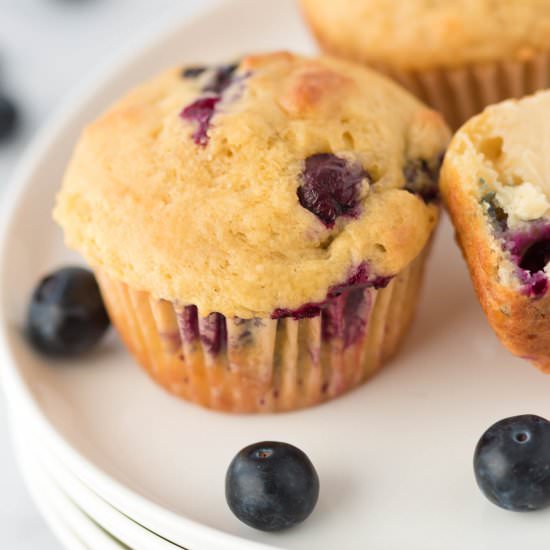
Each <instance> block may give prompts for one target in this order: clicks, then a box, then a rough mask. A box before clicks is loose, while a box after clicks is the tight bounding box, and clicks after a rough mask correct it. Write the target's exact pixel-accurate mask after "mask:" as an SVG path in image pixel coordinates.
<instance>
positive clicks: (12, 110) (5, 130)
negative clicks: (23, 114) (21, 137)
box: [0, 95, 19, 142]
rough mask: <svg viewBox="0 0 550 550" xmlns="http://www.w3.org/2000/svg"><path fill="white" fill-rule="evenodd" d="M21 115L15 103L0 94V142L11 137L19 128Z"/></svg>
mask: <svg viewBox="0 0 550 550" xmlns="http://www.w3.org/2000/svg"><path fill="white" fill-rule="evenodd" d="M18 119H19V115H18V113H17V108H16V107H15V104H14V103H13V102H12V101H11V100H10V99H8V98H7V97H5V96H3V95H0V142H2V141H5V140H7V139H8V138H10V137H11V136H12V135H13V133H14V132H15V130H16V128H17V122H18Z"/></svg>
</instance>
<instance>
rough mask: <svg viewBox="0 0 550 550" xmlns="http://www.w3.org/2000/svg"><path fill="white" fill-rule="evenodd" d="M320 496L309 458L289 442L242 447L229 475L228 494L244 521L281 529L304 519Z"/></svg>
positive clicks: (230, 501)
mask: <svg viewBox="0 0 550 550" xmlns="http://www.w3.org/2000/svg"><path fill="white" fill-rule="evenodd" d="M318 497H319V478H318V477H317V472H316V471H315V468H314V467H313V464H312V463H311V461H310V460H309V458H308V457H307V456H306V455H305V454H304V453H303V452H302V451H301V450H300V449H298V448H296V447H294V446H293V445H289V444H288V443H278V442H273V441H263V442H261V443H255V444H253V445H249V446H248V447H245V448H244V449H242V450H241V451H240V452H239V453H238V454H237V455H236V456H235V458H234V459H233V461H232V462H231V464H230V466H229V469H228V471H227V475H226V478H225V498H226V500H227V503H228V504H229V508H231V511H232V512H233V513H234V514H235V515H236V516H237V517H238V518H239V519H240V520H241V521H242V522H244V523H246V524H247V525H250V526H251V527H254V528H255V529H260V530H262V531H280V530H282V529H287V528H288V527H292V526H293V525H296V524H297V523H300V522H302V521H304V520H305V519H306V518H307V517H308V516H309V515H310V514H311V512H312V511H313V509H314V508H315V504H316V503H317V498H318Z"/></svg>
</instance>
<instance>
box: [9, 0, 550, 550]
mask: <svg viewBox="0 0 550 550" xmlns="http://www.w3.org/2000/svg"><path fill="white" fill-rule="evenodd" d="M176 23H177V22H176ZM282 47H285V48H291V49H295V50H304V51H310V50H312V49H313V44H312V42H311V40H310V39H309V36H308V34H307V32H306V31H305V29H304V28H303V26H302V24H301V22H300V19H299V16H298V13H297V10H296V8H295V6H294V3H293V2H292V1H291V0H261V1H260V0H233V1H231V2H224V3H223V4H221V5H220V7H219V8H217V9H215V10H214V11H212V12H210V13H208V14H206V15H204V16H202V17H200V18H198V19H196V20H194V21H192V22H182V23H177V24H171V26H170V28H166V29H164V30H163V32H161V33H159V34H158V36H157V37H156V38H155V39H154V40H152V41H149V42H148V43H147V44H142V47H141V48H138V49H134V51H133V53H132V55H131V56H130V57H129V58H126V59H125V60H124V61H122V62H118V63H117V64H116V65H115V66H113V67H112V68H111V70H110V71H109V74H107V75H106V76H105V75H104V77H102V78H98V79H96V81H95V82H94V84H93V85H92V86H89V87H88V89H86V90H84V91H82V93H81V95H80V96H79V97H77V98H76V100H75V102H74V103H73V104H72V105H71V106H70V107H68V108H67V110H66V111H65V112H64V113H61V114H60V115H59V116H58V118H57V120H56V122H55V123H54V124H53V125H52V126H51V127H50V129H49V130H48V132H47V133H46V134H44V135H43V136H42V137H41V138H40V140H39V143H38V144H37V145H36V146H35V147H34V149H33V150H32V151H31V152H30V153H29V155H28V156H27V157H26V159H25V160H24V163H23V166H22V169H21V171H20V172H19V175H18V178H17V180H18V181H17V186H18V190H17V191H16V192H14V193H13V195H12V198H11V205H10V212H9V215H5V219H6V230H5V233H4V241H3V249H2V253H1V259H0V268H1V281H0V286H1V292H2V298H1V299H2V302H1V315H2V318H1V339H2V341H1V346H0V348H1V353H2V356H1V363H2V367H3V369H4V378H5V380H6V384H7V389H8V392H10V394H11V395H12V396H13V398H14V399H16V400H17V406H18V407H20V408H21V409H25V410H26V411H27V413H28V414H29V415H30V416H31V417H32V419H33V422H34V424H35V426H36V429H37V430H39V431H40V432H41V434H42V437H43V438H44V440H45V441H46V442H47V445H48V446H49V447H50V448H51V450H52V452H53V453H54V454H55V455H56V456H57V457H58V458H59V459H60V460H62V461H63V463H64V464H65V465H66V466H67V467H68V468H70V470H71V471H72V472H73V474H74V475H76V476H77V477H79V478H80V479H81V480H82V481H83V482H84V483H85V484H86V485H88V486H89V487H93V488H94V490H95V491H96V492H97V493H98V494H99V495H101V496H102V497H103V498H105V499H106V500H108V501H109V502H111V503H112V504H113V505H114V506H115V507H116V508H118V509H119V510H121V511H122V512H124V513H125V514H127V515H128V516H130V517H132V518H134V519H136V521H138V522H139V523H140V524H142V525H145V526H147V527H148V528H150V529H151V530H153V531H155V532H156V533H159V534H162V536H165V537H166V538H168V539H169V540H171V541H173V542H175V543H178V544H181V545H182V546H188V547H189V548H192V549H193V550H199V549H203V548H208V549H209V550H215V549H222V548H224V549H229V548H232V549H239V550H242V549H252V548H261V547H262V546H259V545H260V544H265V545H268V546H269V547H280V548H288V549H296V550H297V549H308V550H309V549H311V548H316V549H318V550H322V549H325V548H327V549H331V550H332V549H334V548H339V549H340V550H344V549H356V548H373V549H375V550H386V549H387V550H394V549H397V548H407V549H408V550H416V549H418V550H431V549H438V550H440V549H441V548H445V549H447V550H453V549H460V550H463V549H464V548H468V549H469V550H477V549H479V550H481V549H488V548H498V549H499V550H508V549H514V550H516V549H517V548H518V547H521V548H528V549H529V550H538V549H541V550H542V549H544V550H547V548H548V542H547V541H548V538H549V536H550V514H549V513H545V512H542V513H534V514H513V513H510V512H505V511H502V510H500V509H498V508H496V507H494V506H492V505H491V504H489V503H488V502H487V501H486V500H485V499H484V497H482V496H481V494H480V493H479V491H478V489H477V487H476V485H475V482H474V478H473V473H472V465H471V463H472V454H473V449H474V446H475V444H476V441H477V439H478V437H479V436H480V435H481V433H482V432H483V431H484V429H485V428H486V427H487V426H489V425H490V424H491V423H492V422H494V421H495V420H497V419H499V418H501V417H504V416H509V415H512V414H519V413H526V412H534V413H538V414H541V415H546V416H550V401H549V399H548V396H549V395H550V377H546V376H543V375H542V374H540V373H538V372H537V371H536V370H535V369H533V368H531V367H529V366H528V365H527V364H525V363H524V362H523V361H521V360H519V359H515V358H513V357H512V356H510V355H509V354H508V353H507V352H506V351H505V350H504V349H503V348H502V347H501V346H500V345H499V343H498V342H497V340H496V338H495V337H494V336H493V334H492V333H491V331H490V330H489V328H488V326H487V324H486V322H485V319H484V318H483V316H482V314H481V311H480V308H479V306H478V304H477V301H476V300H475V297H474V295H473V292H472V289H471V285H470V282H469V280H468V276H467V273H466V270H465V267H464V265H463V262H462V260H461V259H460V256H459V253H458V250H457V249H456V246H455V244H454V243H453V239H452V236H451V231H450V228H449V227H448V224H447V223H446V222H445V223H444V224H443V227H442V230H441V231H440V232H439V235H438V238H437V239H436V243H435V249H434V254H433V256H432V259H431V263H430V267H429V270H428V276H427V281H426V284H425V289H424V299H423V302H422V306H421V308H420V311H419V314H418V316H417V320H416V322H415V324H414V326H413V329H412V332H411V334H410V336H409V338H408V340H407V343H406V345H405V347H404V349H403V350H402V353H401V354H400V356H399V357H398V358H397V359H396V360H394V361H393V362H392V364H391V365H389V366H388V367H387V368H386V369H385V370H383V371H382V372H381V373H380V375H378V376H377V377H376V378H375V379H374V380H372V381H371V382H370V383H369V384H367V385H365V386H364V387H362V388H360V389H358V390H357V391H355V392H353V393H351V394H349V395H347V396H345V397H343V398H341V399H338V400H336V401H334V402H332V403H329V404H327V405H324V406H321V407H317V408H314V409H311V410H307V411H302V412H297V413H291V414H283V415H279V416H248V417H244V416H241V417H239V416H228V415H222V414H217V413H212V412H208V411H205V410H201V409H199V408H197V407H195V406H193V405H190V404H187V403H185V402H181V401H178V400H177V399H175V398H173V397H170V396H169V395H167V394H166V393H164V392H163V391H162V390H161V389H159V388H157V387H156V386H155V385H154V384H152V383H151V382H150V381H149V380H148V379H147V378H146V377H145V375H144V374H143V373H142V372H141V371H140V369H138V368H137V367H136V366H135V365H134V363H133V361H132V360H131V359H130V357H129V356H128V354H127V353H126V352H125V351H124V350H123V349H122V346H121V345H120V344H119V343H118V342H117V340H116V338H115V337H114V336H112V337H111V338H109V339H108V341H106V342H105V344H104V345H103V346H102V347H101V349H99V350H98V351H97V353H96V354H95V355H94V356H92V357H87V358H85V359H82V360H79V361H75V362H74V364H66V363H65V364H55V363H53V362H51V361H46V360H44V359H42V358H41V357H38V356H36V355H35V354H34V353H33V352H32V351H31V350H30V349H29V348H28V347H27V345H26V343H25V341H24V340H23V338H22V337H21V329H20V327H21V324H22V319H23V316H24V310H25V306H26V302H27V299H28V296H29V293H30V291H31V289H32V287H33V285H34V284H35V282H36V281H37V279H38V278H39V276H40V275H42V274H43V273H44V272H45V271H47V270H48V269H50V268H53V267H57V266H59V265H61V264H63V263H65V262H67V261H74V260H75V257H74V256H71V255H69V254H68V253H67V252H66V251H65V249H64V247H63V244H62V239H61V234H60V232H59V231H58V230H57V229H56V228H55V227H54V225H53V223H52V222H51V221H50V210H51V206H52V202H53V197H54V194H55V191H56V189H57V188H58V185H59V180H60V178H61V174H62V172H63V168H64V166H65V163H66V161H67V158H68V156H69V154H70V150H71V147H72V145H73V143H74V140H75V138H76V135H77V133H78V130H79V128H80V127H81V126H82V125H83V124H84V123H85V122H86V121H88V120H90V119H92V118H93V117H94V116H95V115H96V114H97V113H98V112H99V111H100V110H101V109H102V108H103V107H104V106H105V105H106V104H107V103H108V102H109V101H110V100H112V99H113V98H114V97H115V96H116V95H118V94H119V93H121V92H122V91H123V90H124V89H126V88H127V87H128V86H130V85H132V84H133V83H135V82H136V81H138V80H140V79H142V78H144V77H146V76H148V75H149V74H151V73H153V72H155V71H158V70H159V69H160V68H162V67H164V66H166V65H172V64H175V63H181V62H184V61H203V60H206V61H208V60H220V59H226V58H231V57H232V56H234V55H235V54H238V53H239V52H243V51H251V50H265V49H269V48H282ZM263 439H276V440H282V441H288V442H290V443H294V444H296V445H298V446H299V447H301V448H302V449H304V451H306V452H307V453H308V454H309V456H310V457H311V459H312V461H313V462H314V463H315V465H316V467H317V469H318V472H319V475H320V479H321V496H320V500H319V504H318V506H317V509H316V510H315V512H314V514H313V515H312V516H311V518H309V520H308V521H307V522H305V523H304V524H303V525H301V526H299V527H298V528H296V529H293V530H290V531H288V532H285V533H281V534H276V535H274V534H265V533H261V532H258V531H254V530H251V529H249V528H247V527H246V526H244V525H243V524H241V523H239V522H238V521H237V520H236V519H235V518H234V517H233V516H232V515H231V513H230V512H229V510H228V508H227V506H226V504H225V500H224V475H225V470H226V467H227V465H228V464H229V462H230V460H231V458H232V457H233V455H234V454H235V452H237V451H238V450H239V449H240V448H241V447H243V446H244V445H246V444H249V443H251V442H254V441H258V440H263Z"/></svg>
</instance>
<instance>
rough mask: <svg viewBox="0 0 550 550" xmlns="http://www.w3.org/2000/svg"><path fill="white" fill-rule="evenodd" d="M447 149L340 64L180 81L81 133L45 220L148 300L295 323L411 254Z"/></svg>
mask: <svg viewBox="0 0 550 550" xmlns="http://www.w3.org/2000/svg"><path fill="white" fill-rule="evenodd" d="M447 140H448V130H447V128H446V127H445V125H444V123H443V122H442V120H441V118H440V116H439V115H437V114H436V113H434V112H433V111H431V110H429V109H427V108H426V107H424V106H423V105H422V104H421V103H420V102H418V101H417V100H416V99H414V98H413V97H412V96H411V95H409V94H408V93H407V92H405V91H403V90H402V89H401V88H399V87H398V86H397V85H395V84H393V83H392V82H390V81H389V80H387V79H385V78H384V77H381V76H379V75H377V74H376V73H373V72H371V71H369V70H368V69H365V68H363V67H359V66H355V65H353V64H350V63H348V62H345V61H340V60H336V59H332V58H329V57H322V58H315V59H310V58H306V57H301V56H297V55H293V54H290V53H286V52H279V53H273V54H265V55H257V56H249V57H246V58H244V59H243V60H241V61H240V62H239V63H235V64H230V65H222V66H215V67H204V66H190V67H185V68H183V69H182V68H178V69H174V70H171V71H169V72H166V73H164V74H162V75H160V76H159V77H157V78H154V79H153V80H151V81H150V82H147V83H145V84H144V85H142V86H140V87H139V88H137V89H135V90H134V91H132V92H131V93H130V94H129V95H127V96H126V97H125V98H123V99H122V100H120V101H119V102H117V103H116V104H115V105H114V106H113V107H112V108H110V109H109V110H108V111H107V112H106V113H105V114H104V115H103V116H101V117H100V118H99V120H97V121H95V122H93V123H92V124H90V125H89V126H88V127H87V128H86V129H85V130H84V132H83V134H82V136H81V138H80V140H79V142H78V144H77V146H76V149H75V152H74V154H73V157H72V159H71V162H70V164H69V166H68V169H67V172H66V175H65V178H64V181H63V186H62V190H61V192H60V193H59V195H58V198H57V205H56V208H55V211H54V217H55V219H56V220H57V221H58V222H59V223H60V224H61V226H62V227H63V229H64V231H65V237H66V241H67V243H68V244H69V245H70V246H71V247H74V248H75V249H77V250H79V251H80V252H81V253H82V254H83V255H84V256H85V258H86V259H87V260H88V261H89V262H90V263H91V264H92V265H93V266H94V267H96V268H99V269H103V270H105V271H106V272H108V273H109V274H110V275H111V276H112V277H115V278H117V279H119V280H121V281H123V282H125V283H127V284H129V285H130V286H132V287H134V288H136V289H140V290H144V291H148V292H151V293H152V294H153V295H154V296H156V297H158V298H163V299H167V300H172V301H177V302H179V303H180V304H182V305H184V304H195V305H197V306H198V308H199V311H200V313H201V314H202V315H206V314H208V313H210V312H214V311H215V312H219V313H222V314H224V315H226V316H239V317H243V318H250V317H268V316H270V315H271V316H275V314H276V315H277V316H284V315H298V314H297V313H296V310H299V309H300V308H303V307H304V306H308V305H311V304H315V303H319V302H322V301H323V300H325V299H326V298H327V297H330V296H331V295H334V294H337V293H338V292H339V291H341V289H342V288H343V287H344V286H346V285H348V286H350V285H355V284H366V285H368V284H370V285H373V286H383V285H384V284H385V282H387V280H388V278H389V277H391V276H392V275H394V274H396V273H398V272H399V271H400V270H401V269H403V268H404V267H406V266H407V265H408V264H409V263H410V262H411V261H412V260H413V259H414V258H415V257H416V256H417V255H418V254H419V252H420V251H421V250H422V248H423V247H424V245H425V244H426V242H427V240H428V238H429V236H430V233H431V231H432V229H433V226H434V224H435V223H436V218H437V212H438V208H437V205H436V203H435V202H434V199H435V197H436V195H437V175H438V170H439V164H440V162H441V155H442V151H443V150H444V148H445V146H446V143H447ZM306 310H307V307H306ZM293 312H294V313H293Z"/></svg>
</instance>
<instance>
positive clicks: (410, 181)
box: [403, 153, 444, 202]
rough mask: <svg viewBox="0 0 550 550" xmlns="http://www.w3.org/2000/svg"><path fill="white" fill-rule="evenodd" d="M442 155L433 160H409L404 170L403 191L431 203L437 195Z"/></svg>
mask: <svg viewBox="0 0 550 550" xmlns="http://www.w3.org/2000/svg"><path fill="white" fill-rule="evenodd" d="M443 156H444V155H443V153H442V154H440V155H438V156H437V157H435V158H433V159H429V160H426V159H413V160H409V161H408V162H407V163H406V164H405V166H404V168H403V175H404V177H405V190H406V191H409V193H413V194H415V195H418V196H419V197H421V198H422V200H423V201H424V202H432V201H434V200H436V199H437V197H438V195H439V172H440V171H441V164H442V162H443Z"/></svg>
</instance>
